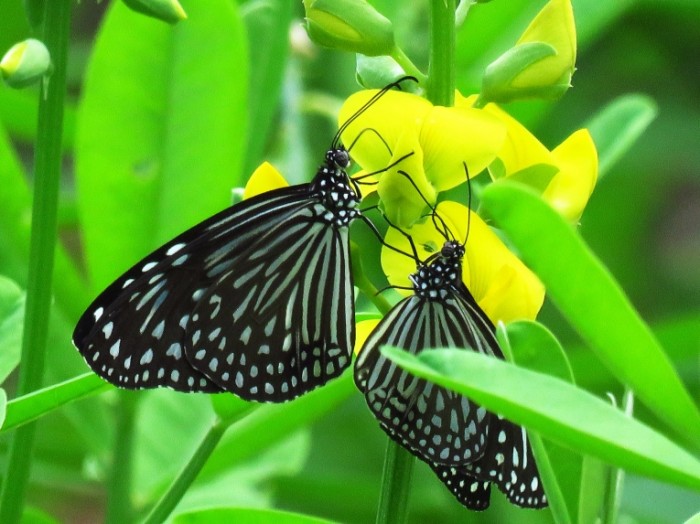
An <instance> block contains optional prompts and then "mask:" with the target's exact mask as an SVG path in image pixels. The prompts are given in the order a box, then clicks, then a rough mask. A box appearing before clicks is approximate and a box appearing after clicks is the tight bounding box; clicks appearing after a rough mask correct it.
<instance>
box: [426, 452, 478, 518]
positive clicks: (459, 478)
mask: <svg viewBox="0 0 700 524" xmlns="http://www.w3.org/2000/svg"><path fill="white" fill-rule="evenodd" d="M428 465H429V466H430V467H431V468H432V470H433V471H434V472H435V474H436V475H437V476H438V478H439V479H440V480H441V481H442V483H443V484H445V486H446V487H447V489H449V490H450V493H452V494H453V495H454V496H455V498H456V499H457V500H458V501H459V502H460V503H461V504H462V505H463V506H464V507H466V508H468V509H471V510H474V511H483V510H485V509H486V508H488V507H489V504H490V503H491V483H490V482H488V481H486V482H485V481H483V480H479V479H477V478H476V477H474V476H472V475H470V474H469V473H468V472H467V470H465V469H464V468H460V467H455V466H445V465H443V464H436V463H434V462H429V463H428Z"/></svg>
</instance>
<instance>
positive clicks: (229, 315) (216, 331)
mask: <svg viewBox="0 0 700 524" xmlns="http://www.w3.org/2000/svg"><path fill="white" fill-rule="evenodd" d="M322 214H323V208H322V207H320V205H319V206H317V207H316V208H313V209H311V208H305V209H303V210H300V211H299V212H297V213H296V214H294V215H293V216H290V217H288V219H287V220H285V221H284V223H283V224H282V225H280V226H278V227H276V228H272V229H270V230H269V231H268V232H266V233H265V234H264V235H262V236H261V237H260V238H259V239H258V241H257V242H256V243H255V244H254V245H253V246H251V248H250V249H249V250H248V253H247V254H246V256H245V257H244V258H243V259H241V260H240V261H238V262H237V264H236V265H235V267H233V268H231V270H230V271H227V272H226V273H224V274H223V275H222V276H221V278H220V279H219V280H218V281H217V282H216V284H215V285H213V286H210V287H209V289H208V290H207V292H206V293H205V295H204V296H203V298H202V299H201V301H200V302H199V304H198V306H197V308H196V309H195V311H194V313H193V316H192V319H191V322H190V323H189V325H188V329H187V333H188V335H187V348H186V354H187V356H188V359H189V361H190V362H191V363H192V365H193V366H195V367H196V368H197V369H199V370H200V371H201V372H202V373H204V374H205V375H207V376H208V377H209V378H210V380H211V381H213V382H216V383H217V384H219V385H220V386H221V387H222V388H223V389H225V390H227V391H231V392H233V393H235V394H237V395H239V396H240V397H242V398H245V399H247V400H255V401H264V402H282V401H286V400H290V399H293V398H295V397H297V396H299V395H301V394H303V393H306V392H308V391H311V390H312V389H314V388H316V387H318V386H321V385H323V384H325V383H326V382H328V381H329V380H331V379H332V378H334V377H337V376H338V375H340V374H341V373H342V372H343V370H344V369H345V368H346V367H347V366H348V365H349V364H350V356H351V351H352V344H353V341H354V329H355V317H354V306H353V304H354V295H353V287H352V275H351V273H350V267H349V253H348V249H349V247H348V237H347V235H348V232H347V228H345V227H342V228H335V227H333V226H331V225H330V224H328V223H326V222H324V221H322V220H319V216H322Z"/></svg>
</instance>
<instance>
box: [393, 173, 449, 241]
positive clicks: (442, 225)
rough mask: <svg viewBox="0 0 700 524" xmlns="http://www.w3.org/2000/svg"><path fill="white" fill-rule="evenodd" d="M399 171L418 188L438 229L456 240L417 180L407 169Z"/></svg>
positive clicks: (447, 237)
mask: <svg viewBox="0 0 700 524" xmlns="http://www.w3.org/2000/svg"><path fill="white" fill-rule="evenodd" d="M398 173H399V174H400V175H402V176H404V177H405V178H406V179H407V180H408V181H409V182H410V183H411V185H412V186H413V188H414V189H415V190H416V193H418V195H419V196H420V197H421V199H422V200H423V202H425V204H426V205H427V206H428V207H429V208H430V210H431V214H430V215H431V219H432V221H433V225H434V226H435V229H437V230H438V231H439V232H440V234H441V235H442V236H443V237H445V238H446V239H448V240H454V235H453V234H452V231H451V230H450V228H449V226H448V225H447V223H446V222H445V220H444V219H443V218H442V217H441V216H440V215H439V213H438V212H437V209H436V208H435V206H434V205H433V204H431V203H430V202H429V201H428V199H427V198H425V195H424V194H423V192H422V191H421V190H420V188H419V187H418V186H417V185H416V182H415V180H413V178H411V176H410V175H409V174H408V173H406V172H405V171H401V170H399V171H398ZM438 222H440V224H439V225H438Z"/></svg>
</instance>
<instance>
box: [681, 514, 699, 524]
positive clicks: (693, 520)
mask: <svg viewBox="0 0 700 524" xmlns="http://www.w3.org/2000/svg"><path fill="white" fill-rule="evenodd" d="M683 524H700V513H696V514H695V515H693V516H692V517H690V518H689V519H688V520H686V521H685V522H684V523H683Z"/></svg>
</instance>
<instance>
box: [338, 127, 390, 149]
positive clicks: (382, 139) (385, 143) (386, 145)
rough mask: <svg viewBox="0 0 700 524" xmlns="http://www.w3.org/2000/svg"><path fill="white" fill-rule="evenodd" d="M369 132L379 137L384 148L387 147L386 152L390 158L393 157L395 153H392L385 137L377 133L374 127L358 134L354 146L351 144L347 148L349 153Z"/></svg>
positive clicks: (353, 142)
mask: <svg viewBox="0 0 700 524" xmlns="http://www.w3.org/2000/svg"><path fill="white" fill-rule="evenodd" d="M367 132H372V133H374V134H375V135H377V138H379V140H380V141H381V142H382V144H384V147H386V150H387V151H388V152H389V156H393V154H394V153H393V152H392V151H391V147H389V144H388V143H387V141H386V140H384V137H383V136H382V135H381V134H379V131H377V130H376V129H374V128H373V127H367V128H365V129H363V130H362V131H360V132H359V133H358V135H357V136H356V137H355V140H353V141H352V144H350V146H349V147H347V148H345V149H346V150H347V152H348V153H349V152H350V151H352V148H353V147H355V144H357V141H358V140H360V137H362V135H364V134H365V133H367Z"/></svg>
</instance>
